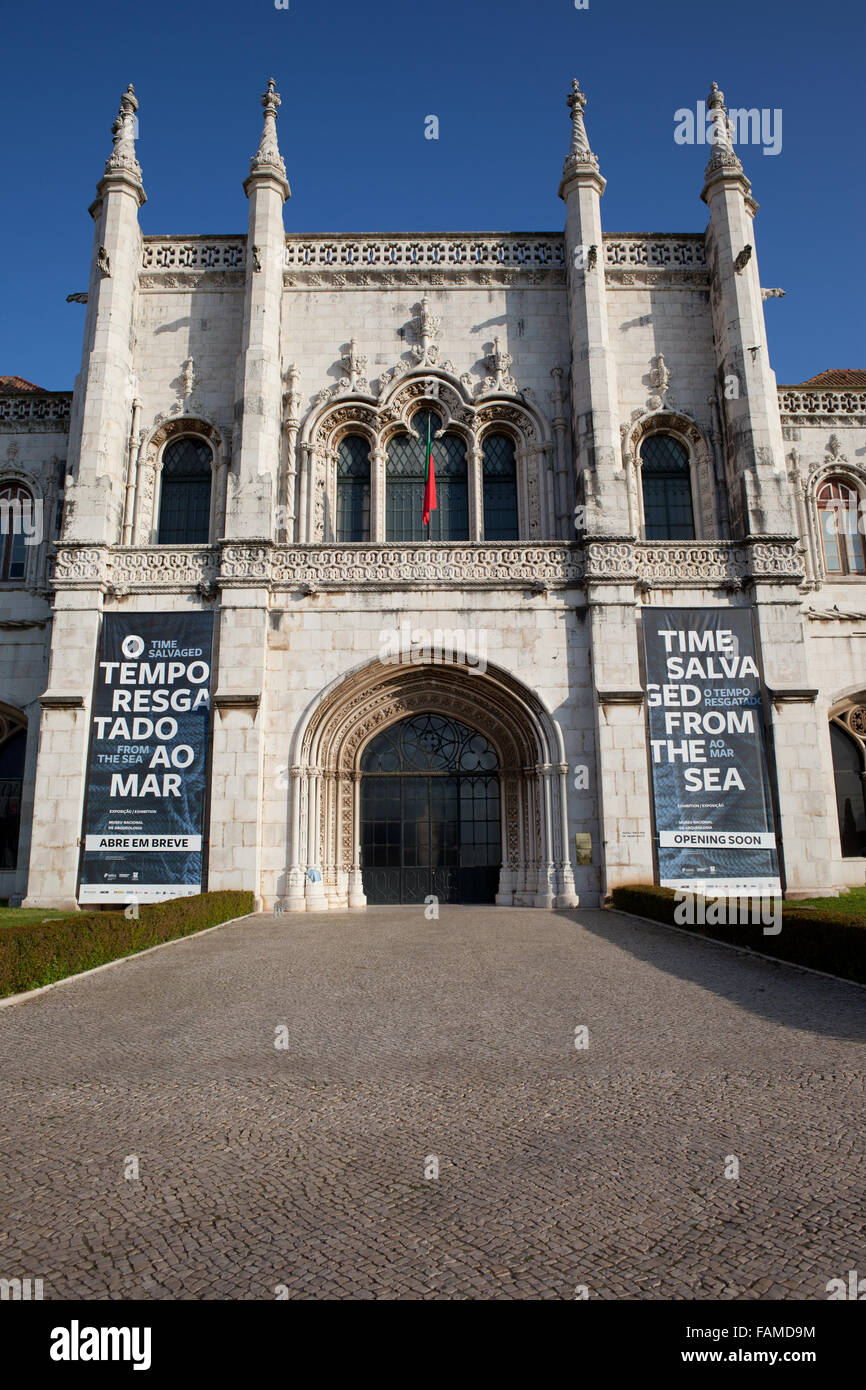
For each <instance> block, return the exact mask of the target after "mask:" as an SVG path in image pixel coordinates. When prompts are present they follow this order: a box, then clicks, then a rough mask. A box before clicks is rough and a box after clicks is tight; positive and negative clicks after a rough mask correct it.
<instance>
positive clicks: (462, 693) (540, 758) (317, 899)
mask: <svg viewBox="0 0 866 1390" xmlns="http://www.w3.org/2000/svg"><path fill="white" fill-rule="evenodd" d="M418 718H420V719H421V720H422V723H423V727H424V728H427V729H428V730H431V738H432V730H433V728H436V729H438V730H439V733H443V731H444V733H446V734H448V738H449V739H452V740H454V744H455V748H456V747H457V746H458V745H459V746H462V747H464V748H470V749H471V746H477V745H472V740H473V739H474V738H475V737H476V730H475V725H477V724H479V723H483V727H484V740H485V742H486V743H487V744H489V747H490V748H491V749H492V750H493V752H494V755H495V758H496V764H495V768H485V767H478V768H472V767H469V766H467V767H462V768H461V767H453V766H452V767H451V770H450V772H449V769H448V767H443V768H441V769H439V771H440V772H442V773H443V774H444V775H445V777H447V776H449V775H450V776H452V777H457V780H458V784H459V783H460V782H462V780H463V777H464V775H465V776H471V775H473V774H475V775H477V776H486V777H488V778H489V777H492V776H494V775H495V776H496V781H497V784H498V796H499V807H500V812H501V814H500V815H499V829H498V843H497V846H496V850H490V849H488V841H487V837H488V836H492V835H493V813H492V805H493V802H492V796H491V795H489V788H488V789H484V800H485V802H486V804H485V805H484V806H483V807H482V808H481V809H480V811H479V816H478V823H479V825H481V824H483V826H484V834H485V842H484V846H485V847H484V852H483V855H480V856H479V857H483V858H484V859H485V861H486V862H485V863H483V864H478V863H476V864H474V865H472V864H470V863H468V862H465V859H466V858H468V855H467V856H465V858H464V863H463V865H462V866H461V864H460V863H459V858H460V855H458V864H457V866H456V867H458V868H460V867H464V868H467V869H468V868H483V869H491V868H492V867H493V866H494V865H496V864H498V865H499V866H500V868H499V875H498V886H497V888H496V890H495V901H496V903H497V904H499V905H500V906H502V907H508V906H511V905H512V904H513V905H515V906H525V907H573V906H575V905H576V903H577V896H576V894H575V891H574V877H573V874H572V868H571V863H570V861H569V851H568V827H567V822H566V774H567V772H568V766H567V764H566V762H565V757H564V749H563V740H562V733H561V731H560V729H559V727H558V725H557V724H556V722H555V721H554V720H553V718H552V717H551V715H550V713H549V712H548V711H547V710H546V709H545V707H544V706H543V704H542V703H541V701H540V700H539V698H538V696H537V695H535V694H533V692H532V691H530V690H529V689H528V688H527V687H526V686H525V685H523V684H522V682H520V681H518V680H517V679H516V678H515V677H514V676H511V675H509V674H508V673H506V672H505V671H503V670H501V669H498V668H497V667H495V666H493V665H492V663H489V662H488V664H487V667H486V670H485V671H484V672H481V671H478V670H475V669H471V668H467V667H466V666H464V665H462V664H461V663H460V662H458V661H453V662H441V663H440V662H436V663H433V662H430V663H427V662H424V663H416V662H413V661H411V660H410V659H407V661H406V662H405V663H404V661H403V660H402V659H400V660H397V661H389V662H381V661H371V662H369V663H367V664H366V665H364V666H361V667H358V668H357V669H355V670H354V671H351V672H348V673H347V674H346V675H344V676H342V677H340V678H338V679H337V680H335V681H333V682H332V684H331V685H330V686H328V687H327V688H326V689H325V690H323V691H322V692H321V694H320V695H319V696H318V697H317V698H316V699H315V700H314V701H313V702H312V703H311V704H310V706H309V707H308V709H307V711H306V713H305V715H304V717H303V719H302V720H301V722H300V723H299V725H298V726H297V728H296V729H295V732H294V734H293V736H292V747H291V752H290V755H289V777H290V784H291V794H290V798H289V807H288V811H289V845H288V851H289V852H288V863H287V865H286V874H285V878H284V881H283V882H284V884H285V890H286V899H285V901H286V905H287V907H288V908H289V910H290V911H295V910H303V909H304V908H306V909H307V910H309V911H322V910H324V909H329V908H332V909H337V908H341V907H364V906H366V903H367V897H366V894H365V891H364V869H363V866H362V865H363V859H362V829H363V817H362V811H361V788H362V784H363V782H364V780H365V778H367V777H368V776H372V775H374V769H373V767H372V766H370V765H369V761H368V760H367V750H368V749H369V748H371V747H374V746H375V745H376V744H377V740H378V739H379V738H380V736H381V735H385V734H387V733H388V732H389V731H390V730H393V729H394V727H395V726H396V725H399V724H402V723H404V722H405V723H409V724H411V723H412V721H414V720H416V719H418ZM425 721H433V723H432V724H429V723H426V722H425ZM415 727H416V729H417V728H419V727H420V726H415ZM449 730H451V732H450V733H449V732H448V731H449ZM461 730H465V733H461ZM391 736H392V738H393V737H394V735H393V734H392V735H391ZM461 739H462V740H467V739H468V742H465V741H464V742H463V743H462V744H461ZM386 742H387V740H383V744H382V747H383V748H384V747H385V745H386ZM415 748H416V752H415V753H413V754H412V755H411V756H412V757H416V756H418V739H417V737H416V739H415ZM404 752H405V749H404ZM373 756H375V755H374V754H371V755H370V757H373ZM455 757H456V752H455V753H453V754H452V755H451V760H452V764H453V760H454V758H455ZM410 761H411V758H410ZM404 771H406V772H407V773H410V772H412V773H416V774H417V775H418V776H419V777H427V776H429V777H431V778H432V777H433V776H434V771H432V770H430V769H429V768H420V769H419V768H417V767H412V768H410V767H408V766H407V767H405V768H404ZM378 775H384V772H383V771H382V769H380V770H379V773H378ZM437 780H444V779H437ZM470 790H471V792H472V795H473V796H474V795H475V792H476V791H477V790H478V791H481V790H482V788H481V784H479V783H476V784H472V783H470V782H467V784H466V790H465V792H464V793H462V794H463V795H466V796H468V795H469V793H470ZM399 794H400V796H401V798H402V796H403V795H404V793H403V791H402V789H401V790H400V793H399ZM417 794H418V795H420V792H419V793H417ZM395 795H396V794H395V793H394V792H392V793H391V796H392V798H393V797H394V796H395ZM410 795H411V793H410ZM448 795H449V793H448V792H447V791H446V790H441V791H439V792H435V791H432V790H431V791H429V792H428V796H429V797H431V798H433V797H437V796H438V797H440V798H442V797H447V796H448ZM428 806H429V803H428ZM404 809H405V808H404V806H403V803H402V801H401V814H402V812H403V810H404ZM444 809H445V810H446V811H447V809H448V807H447V805H445V806H444ZM428 814H430V812H429V810H428ZM389 818H390V819H393V817H388V816H386V817H384V819H386V820H387V819H389ZM432 818H433V819H434V820H437V819H438V821H439V823H440V825H441V823H442V821H448V820H449V818H450V819H454V818H453V817H449V816H448V815H442V816H439V815H438V812H437V811H436V809H435V807H434V808H433V816H432ZM421 821H422V822H423V815H422V816H421ZM464 821H465V822H467V823H468V821H469V815H468V812H467V815H466V816H465V817H464ZM471 823H472V825H473V827H475V824H476V822H475V818H474V812H473V815H472V819H471ZM392 833H397V834H398V835H399V836H401V837H402V836H403V832H402V831H398V832H392ZM442 833H443V832H442V831H441V829H440V830H439V831H438V832H437V834H438V835H439V837H440V839H439V842H440V843H441V837H442ZM446 833H447V827H446ZM476 833H477V834H478V835H479V845H480V834H481V831H480V829H478V830H476V829H473V831H472V834H473V836H474V835H475V834H476ZM465 838H466V845H467V846H468V843H469V832H468V829H467V835H466V837H465ZM459 839H460V850H461V855H462V851H463V839H464V837H463V834H462V830H461V833H460V837H459ZM405 843H406V841H405V839H404V838H400V839H399V844H400V846H401V849H400V855H401V858H402V860H403V862H402V863H401V864H400V865H397V864H392V865H388V864H386V865H381V866H379V867H384V868H397V867H403V868H407V867H413V866H410V865H407V864H406V863H405V857H406V856H405V853H404V849H405ZM431 844H432V842H431ZM497 850H498V853H497V852H496V851H497ZM449 853H451V855H452V857H453V851H449ZM430 855H431V857H432V848H431V850H430ZM369 867H373V866H372V865H370V866H369ZM414 867H423V866H414ZM427 867H430V868H433V867H436V866H435V865H432V864H431V865H429V866H427ZM442 867H449V866H448V865H444V866H442ZM491 877H493V876H492V875H491ZM280 886H281V888H282V885H280ZM464 886H465V884H464ZM402 891H403V890H402V888H401V892H402ZM412 891H413V892H414V888H413V890H412ZM431 891H433V890H431ZM475 891H478V890H477V887H476V889H475ZM486 892H487V889H486V888H485V893H486ZM426 896H427V894H426V893H425V894H422V895H421V897H420V899H419V898H413V901H419V900H420V901H423V898H424V897H426ZM437 896H439V895H438V894H437ZM465 900H466V899H464V901H465ZM485 900H487V899H485Z"/></svg>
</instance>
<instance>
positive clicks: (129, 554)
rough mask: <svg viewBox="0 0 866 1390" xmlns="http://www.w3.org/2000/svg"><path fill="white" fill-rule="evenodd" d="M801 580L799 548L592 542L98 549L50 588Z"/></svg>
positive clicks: (790, 542) (780, 542) (783, 542)
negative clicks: (80, 585)
mask: <svg viewBox="0 0 866 1390" xmlns="http://www.w3.org/2000/svg"><path fill="white" fill-rule="evenodd" d="M802 577H803V564H802V555H801V550H800V544H799V542H798V541H796V540H794V539H792V538H787V537H783V538H773V537H770V538H767V539H763V540H753V541H746V542H737V541H714V542H710V543H701V542H697V541H669V542H664V543H646V542H638V543H636V542H634V541H630V540H616V539H612V540H604V539H602V540H589V541H587V542H586V544H585V545H578V544H575V545H562V544H560V543H555V542H548V543H543V544H536V545H527V544H525V543H523V542H507V543H502V544H487V543H480V544H475V543H471V542H460V543H456V544H449V543H448V542H436V543H434V544H426V543H423V542H421V543H416V544H407V545H389V544H385V545H356V546H340V545H296V546H279V545H269V544H266V543H264V542H234V541H232V542H224V543H223V544H222V546H221V547H216V546H186V547H183V546H166V547H163V546H143V547H116V548H109V547H97V546H86V545H60V546H58V547H57V557H56V561H55V568H54V583H55V584H56V585H65V584H76V583H79V584H86V585H89V584H93V583H94V582H95V583H98V584H102V585H104V586H106V588H107V589H108V591H109V592H112V593H115V594H123V593H126V592H128V591H129V590H130V589H142V588H156V589H169V588H181V589H189V588H197V589H198V590H199V592H201V593H202V594H205V595H208V594H210V593H212V592H214V591H215V588H216V586H217V585H218V584H220V583H230V584H238V583H247V584H249V585H251V586H265V587H267V586H273V587H280V586H291V587H302V588H303V587H307V588H309V589H310V590H311V591H316V590H326V589H328V588H336V589H345V588H363V587H375V586H387V587H389V588H406V587H428V586H433V587H439V586H445V585H450V584H453V585H461V586H463V587H482V588H500V587H502V586H507V585H510V586H521V587H523V586H525V587H528V588H538V589H546V588H549V587H556V586H563V585H574V584H579V583H582V582H584V581H595V582H598V581H605V580H607V581H610V580H613V581H626V582H627V581H633V582H634V583H635V584H641V585H644V586H648V585H655V586H658V587H660V588H673V587H688V586H706V585H719V586H721V587H723V588H727V589H731V588H739V587H741V586H742V585H743V584H744V583H746V582H748V581H749V580H751V579H763V580H766V579H777V580H780V581H785V582H796V581H798V580H800V579H801V578H802Z"/></svg>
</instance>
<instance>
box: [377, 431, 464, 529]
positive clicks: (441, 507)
mask: <svg viewBox="0 0 866 1390" xmlns="http://www.w3.org/2000/svg"><path fill="white" fill-rule="evenodd" d="M428 420H429V422H430V435H431V440H432V444H433V462H434V466H435V471H436V500H437V508H436V510H435V511H434V512H431V513H430V536H429V538H430V540H431V541H466V540H468V539H469V491H468V485H467V474H466V446H465V445H464V443H463V440H462V439H460V438H459V437H458V436H457V435H455V434H445V435H442V436H441V437H440V438H438V439H436V438H435V437H434V436H435V434H436V431H437V430H439V429H441V428H442V421H441V420H440V419H439V416H438V415H435V414H434V413H433V412H432V411H427V410H419V411H418V412H417V414H416V415H413V417H412V429H413V431H414V433H413V434H411V435H409V434H399V435H397V436H396V437H395V438H394V439H392V440H391V442H390V443H389V445H388V462H387V473H386V483H385V518H386V520H385V527H386V529H385V537H386V539H387V540H389V541H423V540H426V539H427V527H426V526H424V524H423V522H422V520H421V514H422V508H423V503H424V479H425V477H426V474H427V457H426V450H427V422H428Z"/></svg>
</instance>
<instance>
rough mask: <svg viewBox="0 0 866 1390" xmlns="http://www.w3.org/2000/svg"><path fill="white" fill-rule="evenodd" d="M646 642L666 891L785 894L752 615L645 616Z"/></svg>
mask: <svg viewBox="0 0 866 1390" xmlns="http://www.w3.org/2000/svg"><path fill="white" fill-rule="evenodd" d="M643 637H644V653H645V657H646V697H647V714H648V719H649V752H650V765H651V768H652V784H653V802H654V807H655V824H656V835H657V840H658V845H657V848H658V865H659V881H660V883H661V884H662V886H663V887H665V888H678V889H687V890H691V891H693V892H702V893H703V892H706V893H715V894H721V893H728V894H747V893H749V894H758V893H773V894H778V893H780V892H781V885H780V881H779V861H778V854H777V847H776V835H775V827H774V821H773V807H772V802H771V800H770V780H769V775H768V771H767V749H766V742H765V734H764V717H763V701H762V697H761V679H760V674H759V670H758V661H757V654H756V648H755V638H754V631H753V627H752V615H751V612H750V611H749V610H748V609H745V608H645V609H644V610H643Z"/></svg>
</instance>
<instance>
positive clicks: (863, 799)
mask: <svg viewBox="0 0 866 1390" xmlns="http://www.w3.org/2000/svg"><path fill="white" fill-rule="evenodd" d="M830 745H831V747H832V749H833V775H834V777H835V779H836V811H837V814H838V816H839V838H840V840H841V841H842V857H843V859H850V858H854V857H859V856H861V855H866V796H864V788H863V778H864V771H863V759H862V756H861V753H860V748H859V745H858V744H857V743H856V742H855V741H854V739H853V738H852V737H851V735H850V734H847V733H846V732H845V730H844V729H842V728H840V727H839V725H838V724H831V725H830Z"/></svg>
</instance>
